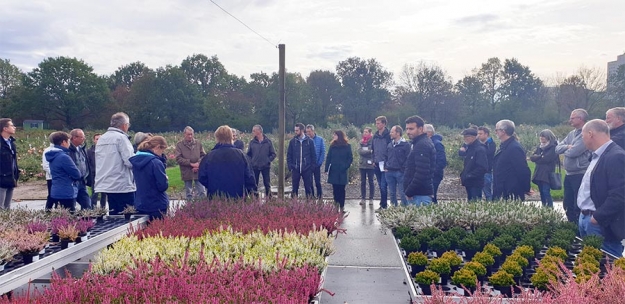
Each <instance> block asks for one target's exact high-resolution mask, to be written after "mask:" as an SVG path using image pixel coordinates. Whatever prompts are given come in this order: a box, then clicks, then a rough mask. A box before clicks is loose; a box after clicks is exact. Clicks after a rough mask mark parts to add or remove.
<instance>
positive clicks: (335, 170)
mask: <svg viewBox="0 0 625 304" xmlns="http://www.w3.org/2000/svg"><path fill="white" fill-rule="evenodd" d="M353 160H354V159H353V156H352V147H351V146H350V144H348V143H347V138H346V137H345V133H343V131H341V130H336V131H334V135H333V137H332V143H330V149H329V150H328V157H327V158H326V167H325V172H326V173H328V183H330V184H332V195H333V196H334V201H335V202H336V203H337V204H338V205H339V208H340V211H341V212H345V211H344V208H345V186H346V185H347V182H348V181H349V176H348V174H347V170H348V169H349V167H350V166H351V165H352V161H353Z"/></svg>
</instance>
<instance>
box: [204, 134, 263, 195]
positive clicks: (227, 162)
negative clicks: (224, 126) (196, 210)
mask: <svg viewBox="0 0 625 304" xmlns="http://www.w3.org/2000/svg"><path fill="white" fill-rule="evenodd" d="M199 181H200V183H201V184H202V185H204V187H206V194H207V195H208V197H209V198H210V197H215V196H223V197H228V198H240V197H243V196H245V195H248V194H251V193H254V192H256V179H255V178H254V173H253V172H252V168H251V165H250V164H249V162H248V159H247V157H246V156H245V154H243V151H241V150H239V149H237V148H235V147H234V145H232V144H221V143H218V144H216V145H215V147H214V148H213V150H211V152H210V153H208V155H206V156H204V158H202V161H201V162H200V171H199Z"/></svg>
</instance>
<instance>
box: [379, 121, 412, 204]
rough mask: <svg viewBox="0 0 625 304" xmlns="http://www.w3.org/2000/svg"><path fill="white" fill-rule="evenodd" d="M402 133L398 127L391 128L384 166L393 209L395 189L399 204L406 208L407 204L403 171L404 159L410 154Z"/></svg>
mask: <svg viewBox="0 0 625 304" xmlns="http://www.w3.org/2000/svg"><path fill="white" fill-rule="evenodd" d="M403 131H404V130H403V129H402V128H401V127H400V126H399V125H396V126H393V127H392V128H391V143H389V144H388V151H387V153H388V154H387V157H386V162H385V165H384V169H385V170H386V172H385V174H384V175H385V176H386V183H387V184H388V189H389V192H390V193H389V195H390V199H391V204H392V205H393V206H395V207H397V188H399V195H400V197H401V204H402V205H403V206H406V204H407V203H408V202H407V200H406V193H404V169H405V164H406V159H407V158H408V154H410V144H409V143H408V142H407V141H406V140H405V139H404V138H403V137H402V133H403Z"/></svg>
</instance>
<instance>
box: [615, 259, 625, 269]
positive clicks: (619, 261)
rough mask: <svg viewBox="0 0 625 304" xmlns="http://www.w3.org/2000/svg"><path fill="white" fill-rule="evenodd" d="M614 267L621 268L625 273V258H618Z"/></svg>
mask: <svg viewBox="0 0 625 304" xmlns="http://www.w3.org/2000/svg"><path fill="white" fill-rule="evenodd" d="M614 267H618V268H621V269H622V270H624V271H625V258H618V259H616V260H615V261H614Z"/></svg>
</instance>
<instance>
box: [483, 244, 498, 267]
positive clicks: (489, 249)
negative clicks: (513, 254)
mask: <svg viewBox="0 0 625 304" xmlns="http://www.w3.org/2000/svg"><path fill="white" fill-rule="evenodd" d="M482 252H484V253H488V254H490V256H492V257H493V259H494V260H495V262H494V263H493V265H494V266H498V265H499V263H501V256H502V255H503V254H502V253H501V250H500V249H499V247H497V246H495V245H494V244H493V243H488V244H486V246H484V249H482Z"/></svg>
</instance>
